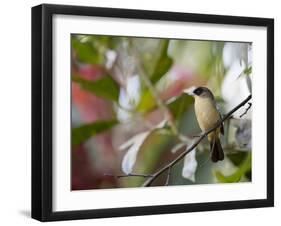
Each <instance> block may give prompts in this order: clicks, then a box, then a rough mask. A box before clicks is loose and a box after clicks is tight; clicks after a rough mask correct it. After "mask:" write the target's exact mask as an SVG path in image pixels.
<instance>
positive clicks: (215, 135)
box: [187, 87, 224, 162]
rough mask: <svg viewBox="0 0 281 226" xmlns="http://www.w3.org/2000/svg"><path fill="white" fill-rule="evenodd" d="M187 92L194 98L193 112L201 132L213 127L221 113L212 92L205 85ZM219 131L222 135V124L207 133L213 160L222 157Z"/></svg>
mask: <svg viewBox="0 0 281 226" xmlns="http://www.w3.org/2000/svg"><path fill="white" fill-rule="evenodd" d="M187 93H188V94H189V95H192V96H193V97H194V99H195V102H194V109H195V114H196V118H197V121H198V124H199V127H200V128H201V130H202V132H206V131H208V130H209V129H211V128H213V127H214V126H215V125H216V124H217V123H218V122H219V121H220V120H221V115H220V113H219V111H218V109H217V107H216V102H215V98H214V95H213V94H212V92H211V91H210V90H209V89H208V88H206V87H197V88H194V89H192V90H190V89H189V90H188V91H187ZM220 133H221V134H222V135H223V134H224V130H223V125H221V126H220V127H219V128H218V129H216V130H214V131H213V132H211V133H209V134H208V140H209V141H210V151H211V159H212V161H213V162H217V161H220V160H223V159H224V153H223V149H222V146H221V143H220Z"/></svg>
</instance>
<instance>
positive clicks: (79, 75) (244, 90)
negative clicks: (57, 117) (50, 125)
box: [71, 34, 252, 190]
mask: <svg viewBox="0 0 281 226" xmlns="http://www.w3.org/2000/svg"><path fill="white" fill-rule="evenodd" d="M71 46H72V51H71V73H72V74H71V77H72V152H71V153H72V175H71V177H72V189H73V190H82V189H94V188H120V187H137V186H140V185H141V184H142V183H143V181H144V180H145V178H143V177H124V178H117V177H115V176H117V175H124V174H130V173H138V174H151V173H153V172H155V171H156V170H157V169H159V168H160V167H162V166H164V165H165V164H167V163H168V162H170V161H171V160H173V159H174V158H175V157H176V156H177V155H178V154H180V153H181V152H182V151H184V149H185V147H186V145H184V144H181V143H180V142H179V139H178V137H177V136H176V135H175V134H174V133H173V130H172V128H171V123H170V122H172V124H174V125H175V126H176V130H178V132H179V133H180V134H182V135H184V136H186V137H187V143H188V142H189V143H191V142H192V138H193V137H192V136H193V135H196V134H199V133H200V129H199V127H198V124H197V121H196V118H195V115H194V110H193V99H192V98H191V97H190V96H188V95H186V94H183V90H184V89H186V88H189V87H191V86H199V85H200V86H207V87H209V88H210V89H211V90H212V91H213V93H214V95H215V97H216V100H217V103H218V105H219V108H220V111H221V113H222V114H225V113H227V111H229V110H230V109H231V108H233V107H234V106H236V105H237V104H238V103H239V102H241V100H243V99H244V98H245V97H247V95H248V94H249V93H250V92H251V76H252V67H251V64H252V62H251V60H252V59H251V51H252V47H251V43H234V42H220V41H196V40H168V39H154V38H135V37H115V36H101V35H78V34H77V35H76V34H73V35H72V36H71ZM155 94H156V95H155ZM161 104H162V105H164V110H163V106H161ZM165 109H166V110H167V111H165ZM243 112H245V108H242V109H240V111H238V112H237V113H236V114H235V115H234V116H233V117H232V118H231V119H230V120H227V121H226V122H225V131H226V132H225V136H224V137H222V138H221V139H222V144H223V148H224V150H225V154H226V158H225V160H224V161H222V162H219V163H216V164H215V163H212V162H211V161H210V152H209V144H208V143H207V142H206V141H204V142H201V143H200V145H199V146H198V147H197V148H196V150H195V152H196V153H195V152H194V154H193V155H190V156H186V158H185V159H184V160H182V161H181V162H179V163H178V164H177V165H176V166H174V167H173V168H172V171H171V177H170V181H169V185H185V184H210V183H233V182H242V181H251V109H250V110H249V111H248V112H247V114H245V115H243V117H242V118H240V115H241V114H242V113H243ZM114 175H115V176H114ZM165 180H166V175H165V174H163V175H162V176H161V177H159V178H158V179H157V180H156V181H155V183H154V184H153V185H154V186H157V185H163V184H164V183H165Z"/></svg>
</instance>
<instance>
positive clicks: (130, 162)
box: [120, 131, 151, 174]
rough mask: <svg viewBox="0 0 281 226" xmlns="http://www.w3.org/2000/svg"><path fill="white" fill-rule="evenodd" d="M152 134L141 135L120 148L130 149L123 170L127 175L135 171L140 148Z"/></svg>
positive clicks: (148, 132) (123, 162) (124, 160)
mask: <svg viewBox="0 0 281 226" xmlns="http://www.w3.org/2000/svg"><path fill="white" fill-rule="evenodd" d="M150 132H151V131H147V132H143V133H139V134H137V135H135V136H133V137H132V138H131V139H129V140H128V141H127V142H125V143H124V144H122V145H121V146H120V150H124V149H127V148H129V150H128V152H127V153H126V154H125V156H124V158H123V161H122V170H123V172H124V173H125V174H130V173H131V172H132V171H133V167H134V165H135V163H136V159H137V154H138V152H139V150H140V147H141V145H142V144H143V142H144V141H145V139H146V138H147V137H148V135H149V134H150Z"/></svg>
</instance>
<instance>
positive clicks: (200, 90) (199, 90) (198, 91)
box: [193, 87, 203, 96]
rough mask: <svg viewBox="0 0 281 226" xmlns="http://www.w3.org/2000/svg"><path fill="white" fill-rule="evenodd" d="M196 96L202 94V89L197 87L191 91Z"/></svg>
mask: <svg viewBox="0 0 281 226" xmlns="http://www.w3.org/2000/svg"><path fill="white" fill-rule="evenodd" d="M193 92H194V93H195V94H196V95H197V96H200V95H201V94H202V93H203V88H201V87H198V88H197V89H196V90H194V91H193Z"/></svg>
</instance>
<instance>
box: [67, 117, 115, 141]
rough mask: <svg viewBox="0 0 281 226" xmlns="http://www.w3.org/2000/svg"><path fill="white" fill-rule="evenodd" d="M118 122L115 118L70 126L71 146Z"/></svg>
mask: <svg viewBox="0 0 281 226" xmlns="http://www.w3.org/2000/svg"><path fill="white" fill-rule="evenodd" d="M117 123H118V121H117V120H116V119H112V120H109V121H97V122H94V123H90V124H86V125H83V126H80V127H77V128H72V146H77V145H79V144H81V143H83V142H84V141H86V140H88V139H89V138H90V137H91V136H94V135H97V134H99V133H102V132H104V131H106V130H108V129H111V128H112V127H113V126H115V125H116V124H117Z"/></svg>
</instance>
